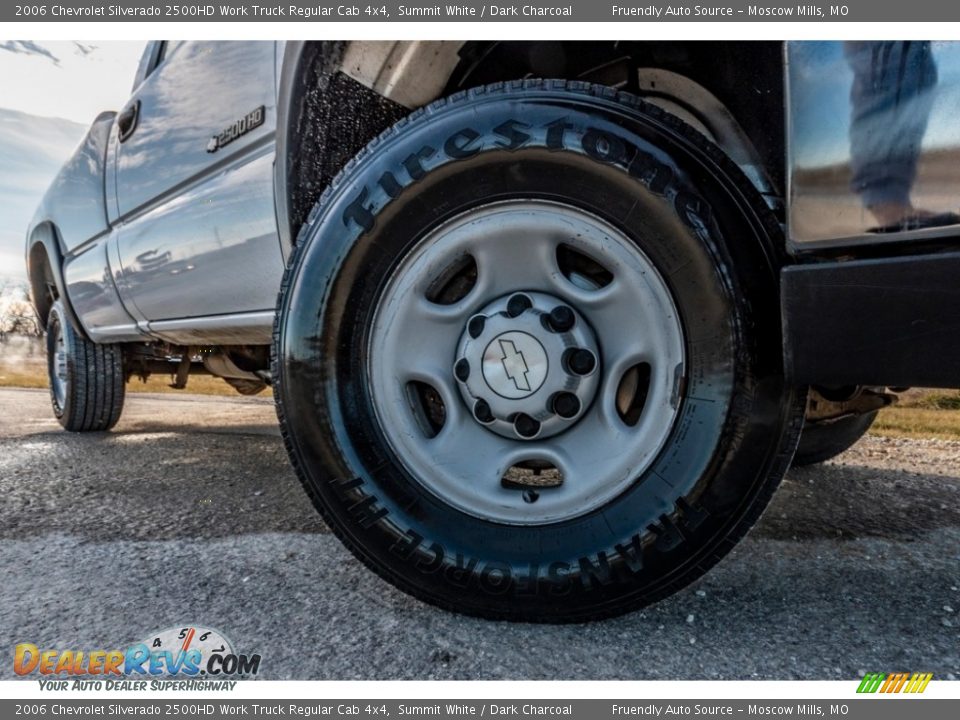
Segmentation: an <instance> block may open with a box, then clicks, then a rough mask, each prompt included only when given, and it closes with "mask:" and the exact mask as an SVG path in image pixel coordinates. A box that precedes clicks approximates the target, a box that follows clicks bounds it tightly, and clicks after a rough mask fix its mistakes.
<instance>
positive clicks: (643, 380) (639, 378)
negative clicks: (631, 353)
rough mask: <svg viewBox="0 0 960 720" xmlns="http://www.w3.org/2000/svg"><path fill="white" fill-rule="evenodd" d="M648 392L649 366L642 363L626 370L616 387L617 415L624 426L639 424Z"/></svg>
mask: <svg viewBox="0 0 960 720" xmlns="http://www.w3.org/2000/svg"><path fill="white" fill-rule="evenodd" d="M649 392H650V365H649V364H648V363H643V362H642V363H637V364H636V365H634V366H633V367H631V368H628V369H627V371H626V372H625V373H624V374H623V376H622V377H621V378H620V384H619V385H618V386H617V414H618V415H620V419H621V420H623V422H624V423H625V424H626V425H628V426H630V427H634V426H635V425H636V424H637V423H638V422H640V416H641V415H643V408H644V406H645V405H646V404H647V395H648V394H649Z"/></svg>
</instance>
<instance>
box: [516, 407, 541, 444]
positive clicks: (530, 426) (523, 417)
mask: <svg viewBox="0 0 960 720" xmlns="http://www.w3.org/2000/svg"><path fill="white" fill-rule="evenodd" d="M513 429H514V430H516V431H517V435H519V436H520V437H523V438H532V437H533V436H534V435H536V434H537V433H538V432H540V423H539V422H537V421H536V420H534V419H533V418H532V417H530V416H529V415H527V414H525V413H519V414H518V415H517V417H516V418H514V420H513Z"/></svg>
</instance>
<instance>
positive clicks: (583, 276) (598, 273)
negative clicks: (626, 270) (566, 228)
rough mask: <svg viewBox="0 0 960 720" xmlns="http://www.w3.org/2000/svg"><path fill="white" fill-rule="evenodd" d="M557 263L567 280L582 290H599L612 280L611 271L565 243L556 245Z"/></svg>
mask: <svg viewBox="0 0 960 720" xmlns="http://www.w3.org/2000/svg"><path fill="white" fill-rule="evenodd" d="M557 265H558V266H559V267H560V272H562V273H563V276H564V277H565V278H566V279H567V280H569V281H570V282H572V283H573V284H574V285H576V286H577V287H579V288H581V289H583V290H599V289H600V288H604V287H606V286H607V285H609V284H610V283H612V282H613V273H612V272H610V271H609V270H607V268H605V267H604V266H603V265H601V264H600V263H598V262H597V261H596V260H594V259H593V258H592V257H590V256H588V255H585V254H584V253H582V252H580V251H579V250H577V249H575V248H573V247H571V246H570V245H567V244H565V243H564V244H561V245H559V246H558V247H557Z"/></svg>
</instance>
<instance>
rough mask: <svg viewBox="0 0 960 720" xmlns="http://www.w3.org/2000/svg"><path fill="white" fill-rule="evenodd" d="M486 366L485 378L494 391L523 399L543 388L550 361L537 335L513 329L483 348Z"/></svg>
mask: <svg viewBox="0 0 960 720" xmlns="http://www.w3.org/2000/svg"><path fill="white" fill-rule="evenodd" d="M482 368H483V379H484V380H485V381H486V383H487V386H488V387H489V388H490V389H491V390H493V392H495V393H496V394H497V395H499V396H500V397H503V398H507V399H510V400H520V399H523V398H526V397H530V396H531V395H533V394H534V393H535V392H537V390H539V389H540V388H541V387H543V383H544V381H545V380H546V379H547V372H548V371H549V369H550V360H549V358H548V357H547V351H546V350H544V348H543V345H542V344H541V343H540V341H539V340H537V339H536V338H535V337H534V336H533V335H530V334H529V333H526V332H521V331H517V330H511V331H509V332H505V333H501V334H500V335H497V336H496V337H495V338H494V339H493V340H491V341H490V343H489V344H488V345H487V347H486V349H485V350H484V351H483V363H482Z"/></svg>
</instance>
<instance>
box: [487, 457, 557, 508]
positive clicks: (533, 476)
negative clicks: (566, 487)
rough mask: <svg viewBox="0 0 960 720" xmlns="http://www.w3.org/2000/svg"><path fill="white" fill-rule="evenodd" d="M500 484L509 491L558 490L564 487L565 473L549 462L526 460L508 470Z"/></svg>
mask: <svg viewBox="0 0 960 720" xmlns="http://www.w3.org/2000/svg"><path fill="white" fill-rule="evenodd" d="M500 484H501V485H502V486H503V487H505V488H507V489H514V490H521V491H523V490H528V489H529V488H536V489H549V488H556V487H560V486H561V485H563V473H562V472H561V471H560V468H558V467H557V466H556V465H554V464H553V463H552V462H550V461H549V460H524V461H523V462H519V463H517V464H516V465H511V466H510V467H509V468H507V471H506V472H505V473H504V474H503V477H502V478H501V479H500ZM524 499H525V500H527V502H531V500H528V499H527V498H524Z"/></svg>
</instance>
